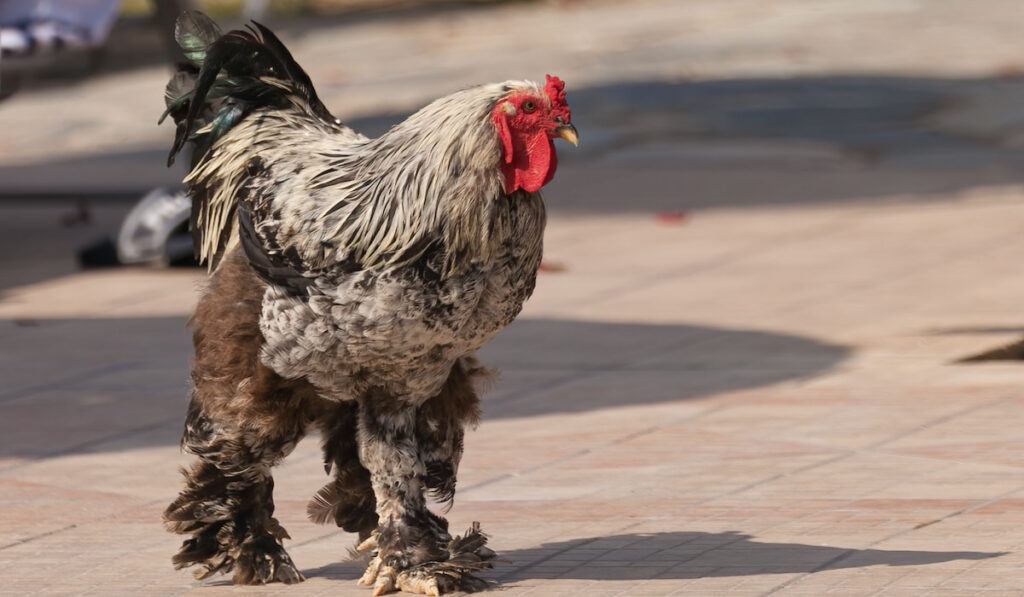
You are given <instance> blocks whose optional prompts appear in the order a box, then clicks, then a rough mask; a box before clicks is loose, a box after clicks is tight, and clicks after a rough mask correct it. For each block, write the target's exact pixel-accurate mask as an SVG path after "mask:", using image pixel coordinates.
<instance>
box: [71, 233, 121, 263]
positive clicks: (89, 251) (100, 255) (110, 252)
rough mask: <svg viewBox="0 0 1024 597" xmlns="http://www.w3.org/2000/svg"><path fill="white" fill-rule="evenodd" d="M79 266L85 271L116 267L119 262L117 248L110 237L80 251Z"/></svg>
mask: <svg viewBox="0 0 1024 597" xmlns="http://www.w3.org/2000/svg"><path fill="white" fill-rule="evenodd" d="M78 264H79V265H81V266H82V267H83V268H84V269H96V268H101V267H114V266H115V265H119V262H118V261H117V246H116V245H115V244H114V241H113V240H111V239H110V238H109V237H108V238H104V239H102V240H98V241H96V242H94V243H93V244H91V245H88V246H86V247H83V248H81V249H79V251H78Z"/></svg>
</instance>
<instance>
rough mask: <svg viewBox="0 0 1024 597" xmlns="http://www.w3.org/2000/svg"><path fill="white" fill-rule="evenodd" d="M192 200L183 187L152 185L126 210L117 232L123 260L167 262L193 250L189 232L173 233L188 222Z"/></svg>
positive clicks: (131, 262) (118, 247)
mask: <svg viewBox="0 0 1024 597" xmlns="http://www.w3.org/2000/svg"><path fill="white" fill-rule="evenodd" d="M191 211H192V200H191V199H189V198H188V196H187V195H185V192H184V191H171V190H168V189H165V188H158V189H153V190H152V191H150V192H149V193H147V194H146V196H145V197H143V198H142V200H141V201H139V202H138V203H136V204H135V207H133V208H132V210H131V211H130V212H128V216H127V217H125V219H124V223H122V224H121V231H120V232H118V234H117V260H118V261H120V262H121V263H123V264H126V265H128V264H133V265H134V264H141V263H156V264H160V265H167V264H168V263H171V262H174V261H178V260H179V259H183V258H185V257H188V256H189V255H191V254H192V236H191V235H189V234H188V233H187V232H186V233H183V234H175V231H176V230H180V229H181V227H182V225H183V224H186V223H187V222H188V218H189V213H190V212H191Z"/></svg>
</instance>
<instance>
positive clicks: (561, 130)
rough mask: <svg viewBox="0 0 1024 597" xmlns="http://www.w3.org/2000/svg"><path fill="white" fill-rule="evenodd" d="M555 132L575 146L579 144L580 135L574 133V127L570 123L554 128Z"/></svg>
mask: <svg viewBox="0 0 1024 597" xmlns="http://www.w3.org/2000/svg"><path fill="white" fill-rule="evenodd" d="M555 134H556V135H558V136H559V137H561V138H563V139H565V140H566V141H568V142H569V143H572V144H573V145H576V146H577V147H578V146H579V144H580V137H579V135H577V134H576V127H574V126H573V125H571V124H563V125H562V126H560V127H558V128H556V129H555Z"/></svg>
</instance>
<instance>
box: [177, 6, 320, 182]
mask: <svg viewBox="0 0 1024 597" xmlns="http://www.w3.org/2000/svg"><path fill="white" fill-rule="evenodd" d="M175 39H177V41H178V44H179V45H180V46H181V48H182V50H183V51H184V53H185V56H186V58H187V59H188V61H189V62H186V63H182V64H180V65H179V66H178V71H177V72H176V73H175V75H174V76H173V77H172V78H171V80H170V82H168V84H167V90H166V94H165V95H166V98H165V99H166V104H167V110H166V111H165V112H164V115H163V116H162V117H161V119H160V120H161V121H163V119H164V118H166V117H167V116H168V115H170V116H171V117H172V118H174V121H175V123H177V126H178V129H177V132H176V134H175V138H174V144H173V145H172V146H171V151H170V154H169V155H168V158H167V162H168V165H170V164H172V163H173V162H174V158H175V156H176V155H177V154H178V153H179V152H180V151H181V150H182V148H183V147H184V145H185V143H186V142H192V143H193V145H194V146H195V147H194V150H193V154H192V155H193V159H192V161H193V164H192V165H193V167H194V166H195V164H196V163H198V162H199V161H200V160H202V158H203V156H204V155H205V154H206V152H207V150H209V148H210V147H211V146H212V145H213V144H214V142H216V141H217V139H219V138H221V137H222V136H223V135H224V134H225V133H227V131H229V130H230V129H231V127H233V126H234V125H235V124H237V123H238V122H239V121H241V120H242V119H243V118H245V116H246V115H248V114H249V113H250V112H252V110H254V109H256V108H260V107H272V108H277V109H283V108H287V107H289V106H297V107H299V108H300V109H303V110H306V111H308V112H309V113H310V114H311V115H313V116H315V117H316V118H318V119H320V120H323V121H325V122H327V123H330V124H332V125H334V124H336V123H337V120H335V118H334V117H333V116H332V115H331V114H330V112H328V111H327V108H326V107H325V106H324V105H323V103H322V102H321V101H320V99H319V98H318V97H317V95H316V91H315V90H314V88H313V83H312V82H311V81H310V79H309V75H307V74H306V72H305V71H304V70H303V69H302V67H301V66H299V64H298V63H297V62H295V59H294V58H292V55H291V53H290V52H289V51H288V49H287V48H286V47H285V46H284V44H283V43H281V40H279V39H278V38H277V36H276V35H274V34H273V33H272V32H271V31H270V30H269V29H267V28H266V27H264V26H263V25H261V24H259V23H255V22H254V23H253V24H252V25H251V26H249V27H247V28H246V29H245V30H235V31H230V32H228V33H226V34H222V33H221V29H220V27H218V26H217V24H216V23H215V22H214V21H213V20H211V19H210V18H209V17H207V16H206V15H204V14H203V13H201V12H197V11H187V12H185V13H183V14H182V15H181V17H179V19H178V23H177V26H176V27H175Z"/></svg>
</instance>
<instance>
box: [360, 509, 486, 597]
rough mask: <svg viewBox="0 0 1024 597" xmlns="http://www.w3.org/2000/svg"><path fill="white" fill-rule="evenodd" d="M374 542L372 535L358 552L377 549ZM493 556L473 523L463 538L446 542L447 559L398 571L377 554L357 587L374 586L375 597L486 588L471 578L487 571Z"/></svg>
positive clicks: (391, 560) (397, 566)
mask: <svg viewBox="0 0 1024 597" xmlns="http://www.w3.org/2000/svg"><path fill="white" fill-rule="evenodd" d="M376 539H377V536H376V535H373V536H371V537H370V538H369V539H367V540H366V541H363V542H362V543H361V544H360V545H359V547H358V548H357V549H358V550H360V551H365V550H370V549H375V550H376V549H377V541H376ZM494 557H495V553H494V552H493V551H492V550H491V549H489V548H488V547H487V535H485V534H484V533H483V532H481V531H480V523H478V522H474V523H473V525H472V526H471V527H470V528H469V530H468V531H466V534H465V535H463V536H462V537H455V538H454V539H451V540H450V541H449V543H448V546H447V549H446V559H443V560H439V561H430V562H423V563H420V564H416V565H412V566H410V567H408V568H405V569H401V566H400V564H399V563H398V561H397V560H395V559H394V558H384V559H382V557H381V554H380V553H379V552H378V553H376V554H375V555H374V557H373V559H372V560H371V561H370V564H369V565H368V566H367V568H366V572H365V573H364V574H363V577H362V578H360V579H359V584H361V585H366V586H372V587H374V591H373V595H374V597H377V596H379V595H383V594H385V593H389V592H391V591H394V590H399V591H404V592H406V593H413V594H418V595H429V596H432V597H438V596H439V595H443V594H445V593H450V592H452V591H479V590H480V589H483V588H486V587H487V581H485V580H483V579H481V578H478V577H476V576H473V573H474V572H478V571H480V570H486V569H488V568H490V567H491V560H493V559H494ZM385 559H387V560H388V561H387V563H385Z"/></svg>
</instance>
